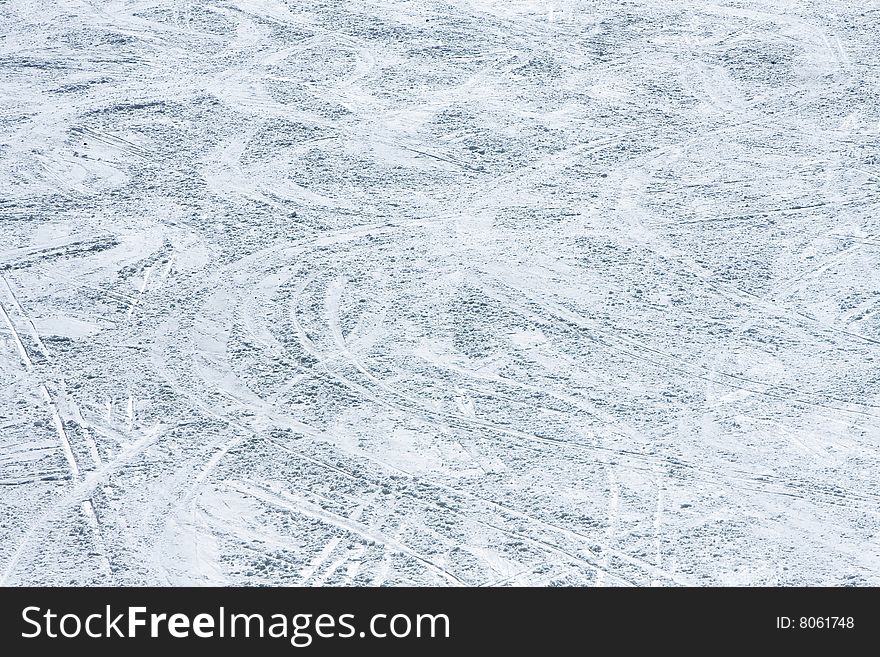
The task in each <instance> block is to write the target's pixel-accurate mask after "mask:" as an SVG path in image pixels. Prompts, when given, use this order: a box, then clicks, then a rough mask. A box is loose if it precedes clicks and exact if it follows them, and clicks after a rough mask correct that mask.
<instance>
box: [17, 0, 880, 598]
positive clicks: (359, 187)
mask: <svg viewBox="0 0 880 657" xmlns="http://www.w3.org/2000/svg"><path fill="white" fill-rule="evenodd" d="M878 35H880V4H878V2H876V1H874V2H866V1H864V0H859V1H855V0H853V1H843V0H838V1H829V0H823V1H821V2H820V1H813V2H809V1H798V2H794V1H791V0H773V1H770V0H766V1H764V0H740V1H732V0H719V1H717V2H711V1H710V2H694V1H684V0H653V1H652V0H633V1H630V2H626V1H615V2H611V1H607V0H597V1H595V2H587V1H565V0H560V1H554V2H552V3H547V2H531V1H529V2H526V1H502V0H498V1H486V0H470V1H469V0H447V1H431V2H429V1H428V0H410V1H397V0H387V1H384V2H352V1H344V2H343V1H323V2H322V1H317V0H316V1H313V2H299V1H293V0H289V1H287V2H285V1H282V0H236V1H230V0H216V1H208V2H204V3H203V2H199V1H197V0H193V1H186V0H167V1H161V2H160V1H149V0H145V1H127V2H122V1H113V2H86V1H72V0H11V1H9V2H4V3H2V4H0V222H2V223H0V268H2V269H0V274H2V278H0V304H2V312H0V381H2V384H3V385H2V386H0V504H2V507H0V514H2V515H0V582H2V583H3V584H6V585H19V584H52V585H56V584H99V583H100V584H119V585H133V584H173V585H179V584H233V585H241V584H283V585H287V584H307V585H321V584H326V585H369V584H386V585H401V584H416V585H447V584H449V585H459V584H466V585H511V584H514V585H517V584H535V585H640V586H647V585H663V586H666V585H678V584H696V585H709V584H721V585H732V584H779V585H790V584H791V585H793V584H814V585H819V584H855V585H867V584H872V585H880V525H878V516H880V485H878V479H880V477H878V473H880V458H878V456H880V367H878V365H880V362H878V359H880V224H878V219H877V211H878V202H880V193H878V192H880V189H878V162H880V145H878V144H880V141H878V140H880V134H878V129H880V111H878V109H880V50H878V48H877V44H878Z"/></svg>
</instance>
